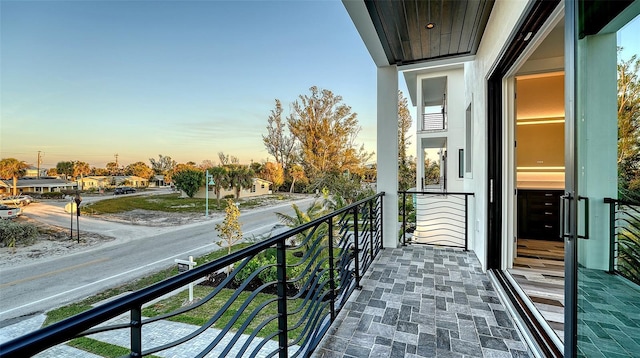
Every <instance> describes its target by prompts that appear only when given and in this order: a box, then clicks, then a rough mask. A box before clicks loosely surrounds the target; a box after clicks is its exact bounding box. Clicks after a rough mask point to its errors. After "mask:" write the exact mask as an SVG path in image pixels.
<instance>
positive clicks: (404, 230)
mask: <svg viewBox="0 0 640 358" xmlns="http://www.w3.org/2000/svg"><path fill="white" fill-rule="evenodd" d="M406 208H407V195H406V193H405V192H404V191H403V192H402V246H407V209H406Z"/></svg>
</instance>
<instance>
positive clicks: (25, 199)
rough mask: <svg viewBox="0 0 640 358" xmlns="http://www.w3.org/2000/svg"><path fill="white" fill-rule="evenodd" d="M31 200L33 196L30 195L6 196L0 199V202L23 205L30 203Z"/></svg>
mask: <svg viewBox="0 0 640 358" xmlns="http://www.w3.org/2000/svg"><path fill="white" fill-rule="evenodd" d="M32 202H33V198H32V197H31V196H30V195H17V196H8V197H6V198H2V200H0V204H3V205H14V206H25V205H29V204H31V203H32Z"/></svg>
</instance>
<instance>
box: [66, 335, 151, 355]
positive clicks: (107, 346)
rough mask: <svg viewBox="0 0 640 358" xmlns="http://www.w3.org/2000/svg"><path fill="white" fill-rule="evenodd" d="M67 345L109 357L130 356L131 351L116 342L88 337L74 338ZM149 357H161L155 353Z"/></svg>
mask: <svg viewBox="0 0 640 358" xmlns="http://www.w3.org/2000/svg"><path fill="white" fill-rule="evenodd" d="M67 345H68V346H71V347H74V348H77V349H80V350H83V351H85V352H89V353H93V354H96V355H99V356H101V357H107V358H111V357H113V358H116V357H122V356H128V355H129V354H130V353H131V351H130V350H129V349H128V348H124V347H120V346H116V345H115V344H111V343H105V342H101V341H98V340H95V339H93V338H87V337H80V338H76V339H72V340H71V341H69V342H67ZM147 357H151V358H160V357H158V356H155V355H148V356H147Z"/></svg>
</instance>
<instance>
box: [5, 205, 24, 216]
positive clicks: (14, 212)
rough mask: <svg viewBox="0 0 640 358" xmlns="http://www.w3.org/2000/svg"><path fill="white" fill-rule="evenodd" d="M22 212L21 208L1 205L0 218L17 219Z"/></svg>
mask: <svg viewBox="0 0 640 358" xmlns="http://www.w3.org/2000/svg"><path fill="white" fill-rule="evenodd" d="M21 214H22V209H20V208H10V207H8V206H6V205H0V219H15V218H17V217H18V216H20V215H21Z"/></svg>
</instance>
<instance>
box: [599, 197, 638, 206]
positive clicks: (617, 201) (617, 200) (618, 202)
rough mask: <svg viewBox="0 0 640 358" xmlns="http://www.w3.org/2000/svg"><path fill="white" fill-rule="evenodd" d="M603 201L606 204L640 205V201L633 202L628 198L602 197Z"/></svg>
mask: <svg viewBox="0 0 640 358" xmlns="http://www.w3.org/2000/svg"><path fill="white" fill-rule="evenodd" d="M604 202H605V203H606V204H611V203H613V204H620V205H632V206H640V202H634V201H629V200H622V199H613V198H604Z"/></svg>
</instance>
